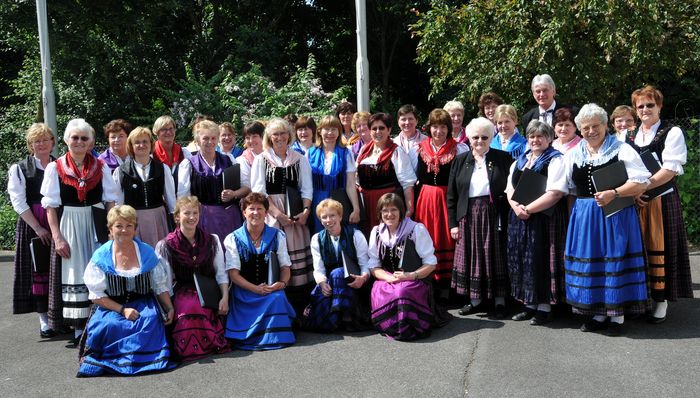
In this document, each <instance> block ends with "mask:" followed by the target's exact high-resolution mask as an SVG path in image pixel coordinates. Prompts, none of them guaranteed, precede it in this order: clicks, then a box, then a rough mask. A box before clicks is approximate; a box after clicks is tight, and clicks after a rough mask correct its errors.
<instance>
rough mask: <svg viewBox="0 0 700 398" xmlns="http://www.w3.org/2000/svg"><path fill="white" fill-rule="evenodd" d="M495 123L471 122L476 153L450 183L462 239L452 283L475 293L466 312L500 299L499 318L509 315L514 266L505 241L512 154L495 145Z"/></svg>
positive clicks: (457, 163)
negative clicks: (507, 302) (508, 261)
mask: <svg viewBox="0 0 700 398" xmlns="http://www.w3.org/2000/svg"><path fill="white" fill-rule="evenodd" d="M494 130H495V127H494V125H493V123H491V121H489V120H488V119H486V118H483V117H480V118H476V119H473V120H472V121H471V122H470V123H469V124H468V125H467V136H468V137H469V143H470V145H469V146H470V147H471V151H470V152H466V153H463V154H461V155H458V156H457V157H456V158H455V160H454V162H453V163H452V168H451V169H450V179H449V183H448V186H447V219H448V222H449V226H450V235H451V236H452V239H454V240H455V241H457V243H456V245H455V256H454V258H455V261H454V268H453V271H452V287H453V288H454V289H456V291H457V294H460V295H469V298H470V299H471V301H470V303H468V304H466V305H465V306H464V307H462V308H461V309H460V310H459V314H460V315H467V314H472V313H475V312H479V311H481V309H482V307H480V305H481V303H482V301H483V300H486V299H495V313H494V315H495V317H496V318H504V317H505V315H506V308H505V298H506V295H507V294H508V268H507V266H506V258H505V245H506V238H507V231H506V230H507V228H506V227H507V221H506V217H507V214H508V213H507V212H508V203H507V201H506V200H507V199H506V196H505V193H504V191H505V188H506V182H507V180H508V170H509V168H510V165H511V163H512V162H513V161H512V158H511V156H510V155H509V154H508V153H507V152H504V151H501V150H498V149H493V148H490V147H489V144H490V143H491V140H492V139H493V133H494Z"/></svg>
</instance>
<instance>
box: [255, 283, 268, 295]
mask: <svg viewBox="0 0 700 398" xmlns="http://www.w3.org/2000/svg"><path fill="white" fill-rule="evenodd" d="M254 292H255V293H257V294H259V295H261V296H267V294H268V293H269V292H268V291H267V284H266V283H261V284H259V285H258V286H256V287H255V291H254Z"/></svg>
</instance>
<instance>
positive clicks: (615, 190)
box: [613, 188, 620, 199]
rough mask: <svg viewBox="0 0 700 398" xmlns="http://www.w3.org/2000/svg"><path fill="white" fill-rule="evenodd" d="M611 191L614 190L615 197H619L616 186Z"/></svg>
mask: <svg viewBox="0 0 700 398" xmlns="http://www.w3.org/2000/svg"><path fill="white" fill-rule="evenodd" d="M613 192H615V199H617V198H619V197H620V193H619V192H617V188H615V189H613Z"/></svg>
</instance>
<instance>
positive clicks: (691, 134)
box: [678, 119, 700, 244]
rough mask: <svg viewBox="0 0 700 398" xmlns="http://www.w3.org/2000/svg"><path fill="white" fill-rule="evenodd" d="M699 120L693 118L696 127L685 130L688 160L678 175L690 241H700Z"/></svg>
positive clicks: (695, 242) (696, 242)
mask: <svg viewBox="0 0 700 398" xmlns="http://www.w3.org/2000/svg"><path fill="white" fill-rule="evenodd" d="M698 122H700V121H698V120H697V119H693V120H692V124H693V125H694V127H695V128H691V129H687V130H685V133H686V140H687V141H686V143H687V145H688V161H687V162H686V164H685V166H683V169H684V174H683V175H682V176H680V177H678V191H679V193H680V196H681V203H682V204H683V218H684V219H685V227H686V230H687V231H688V241H690V242H692V243H694V244H698V243H700V217H698V216H697V213H696V211H698V210H697V209H698V207H699V206H700V147H699V145H698V144H700V133H698V131H699V130H698V128H697V127H698Z"/></svg>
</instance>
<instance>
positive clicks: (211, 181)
mask: <svg viewBox="0 0 700 398" xmlns="http://www.w3.org/2000/svg"><path fill="white" fill-rule="evenodd" d="M216 156H217V157H221V158H223V166H222V168H223V169H226V168H227V167H230V166H231V164H232V163H231V159H230V158H229V157H228V156H226V155H222V154H220V153H218V152H217V153H216ZM191 162H192V160H190V163H191ZM190 167H191V168H190V193H191V194H192V195H194V196H196V197H197V199H199V201H200V203H202V204H204V205H222V206H223V205H225V203H223V202H222V201H221V192H222V191H223V190H224V174H223V172H222V173H220V174H219V175H204V174H199V173H197V172H196V171H195V170H194V167H192V165H191V166H190Z"/></svg>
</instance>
